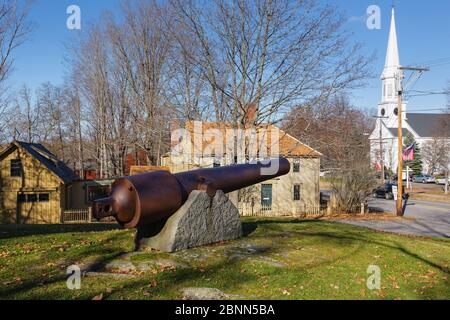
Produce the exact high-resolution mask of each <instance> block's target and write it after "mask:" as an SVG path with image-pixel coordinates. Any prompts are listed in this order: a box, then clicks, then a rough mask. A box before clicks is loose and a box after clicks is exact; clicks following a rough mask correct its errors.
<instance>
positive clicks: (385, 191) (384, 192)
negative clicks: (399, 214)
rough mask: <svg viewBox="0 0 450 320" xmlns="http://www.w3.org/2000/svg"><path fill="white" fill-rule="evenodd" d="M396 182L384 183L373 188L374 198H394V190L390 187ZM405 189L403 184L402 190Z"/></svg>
mask: <svg viewBox="0 0 450 320" xmlns="http://www.w3.org/2000/svg"><path fill="white" fill-rule="evenodd" d="M396 185H397V184H396V183H391V182H388V183H385V184H384V185H382V186H379V187H378V188H376V189H375V190H373V193H372V196H373V197H374V198H385V199H386V200H393V199H394V192H393V191H392V187H393V186H396ZM404 191H405V186H403V192H404Z"/></svg>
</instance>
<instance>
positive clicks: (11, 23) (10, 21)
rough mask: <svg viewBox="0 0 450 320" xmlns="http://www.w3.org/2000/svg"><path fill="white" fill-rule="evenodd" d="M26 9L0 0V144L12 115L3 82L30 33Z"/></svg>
mask: <svg viewBox="0 0 450 320" xmlns="http://www.w3.org/2000/svg"><path fill="white" fill-rule="evenodd" d="M28 8H29V6H28V2H27V3H25V4H24V5H21V3H20V2H19V1H18V0H0V143H1V142H2V140H6V139H7V136H6V135H7V133H6V132H5V131H6V130H7V129H8V127H9V123H10V121H11V118H12V117H11V116H12V115H13V114H14V113H12V112H13V111H12V107H13V106H12V105H11V101H10V99H9V98H10V97H6V96H5V95H4V92H6V90H5V89H6V88H5V82H6V80H7V78H8V76H9V74H10V73H11V71H12V69H13V63H14V57H13V53H14V51H15V49H17V47H19V46H20V45H21V44H22V43H23V42H24V41H25V40H26V37H27V35H28V34H29V33H30V31H31V25H30V24H29V23H28V22H27V16H28Z"/></svg>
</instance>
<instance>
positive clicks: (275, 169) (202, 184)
mask: <svg viewBox="0 0 450 320" xmlns="http://www.w3.org/2000/svg"><path fill="white" fill-rule="evenodd" d="M290 168H291V166H290V163H289V161H288V160H287V159H285V158H278V159H272V160H271V161H270V162H268V163H261V162H258V163H256V164H242V165H234V166H228V167H219V168H209V169H199V170H194V171H188V172H182V173H177V174H171V173H170V172H168V171H155V172H148V173H144V174H139V175H135V176H130V177H126V178H122V179H118V180H116V181H115V182H114V183H113V185H112V191H111V195H110V196H109V197H108V198H104V199H100V200H97V201H95V203H94V208H93V215H94V217H95V218H96V219H98V220H100V219H103V218H106V217H110V216H113V217H115V218H116V220H117V222H118V223H119V224H121V225H122V226H123V227H125V228H136V227H141V226H144V225H148V224H152V223H157V222H161V221H164V220H167V219H168V218H169V217H170V216H171V215H173V214H174V213H175V212H176V211H177V210H178V209H180V208H181V206H182V205H183V204H184V203H185V202H186V200H187V199H188V197H189V195H190V194H191V192H192V191H194V190H202V191H205V192H207V193H208V195H209V196H210V197H214V195H215V193H216V191H217V190H222V191H223V192H225V193H229V192H233V191H236V190H239V189H243V188H246V187H249V186H251V185H254V184H257V183H260V182H263V181H267V180H270V179H273V178H276V177H279V176H282V175H285V174H287V173H289V171H290Z"/></svg>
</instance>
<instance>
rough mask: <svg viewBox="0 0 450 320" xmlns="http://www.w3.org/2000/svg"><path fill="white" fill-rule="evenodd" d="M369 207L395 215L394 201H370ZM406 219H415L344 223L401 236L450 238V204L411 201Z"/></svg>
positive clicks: (407, 207) (407, 208)
mask: <svg viewBox="0 0 450 320" xmlns="http://www.w3.org/2000/svg"><path fill="white" fill-rule="evenodd" d="M369 206H370V207H372V208H376V209H380V210H383V211H385V212H392V214H395V201H392V200H384V199H370V200H369ZM405 218H413V219H411V220H409V219H405V220H387V221H342V222H345V223H350V224H353V225H358V226H364V227H368V228H372V229H376V230H381V231H388V232H395V233H401V234H410V235H417V236H425V237H440V238H450V203H441V202H430V201H421V200H420V201H419V200H409V201H408V205H407V206H406V212H405Z"/></svg>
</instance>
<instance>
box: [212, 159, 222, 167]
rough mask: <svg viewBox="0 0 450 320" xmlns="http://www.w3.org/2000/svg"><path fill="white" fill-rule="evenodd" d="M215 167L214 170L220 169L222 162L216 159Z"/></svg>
mask: <svg viewBox="0 0 450 320" xmlns="http://www.w3.org/2000/svg"><path fill="white" fill-rule="evenodd" d="M213 167H214V168H219V167H220V160H218V159H214V164H213Z"/></svg>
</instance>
